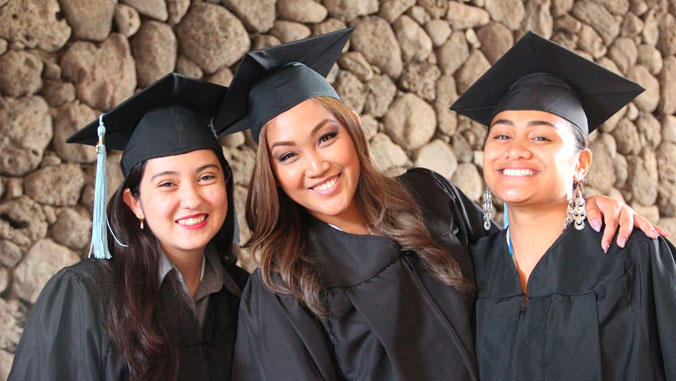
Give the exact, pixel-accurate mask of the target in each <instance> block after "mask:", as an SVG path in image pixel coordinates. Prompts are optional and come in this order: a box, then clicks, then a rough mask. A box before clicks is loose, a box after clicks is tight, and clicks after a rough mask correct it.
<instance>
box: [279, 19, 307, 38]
mask: <svg viewBox="0 0 676 381" xmlns="http://www.w3.org/2000/svg"><path fill="white" fill-rule="evenodd" d="M270 34H272V35H273V36H275V37H277V38H279V40H280V41H282V42H291V41H296V40H302V39H304V38H307V37H310V34H312V32H311V31H310V28H308V27H306V26H305V25H303V24H300V23H297V22H291V21H284V20H277V21H275V25H274V27H273V28H272V30H271V31H270Z"/></svg>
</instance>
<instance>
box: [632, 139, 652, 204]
mask: <svg viewBox="0 0 676 381" xmlns="http://www.w3.org/2000/svg"><path fill="white" fill-rule="evenodd" d="M627 162H628V164H629V173H631V174H632V176H631V177H630V178H629V183H628V184H627V185H628V186H629V188H630V189H631V193H632V195H633V200H634V201H636V202H638V203H640V204H643V205H652V204H654V203H655V201H656V199H657V184H658V181H657V180H658V174H657V160H656V158H655V154H654V153H653V151H652V150H650V149H644V150H643V151H642V152H641V154H640V155H634V156H630V157H628V158H627Z"/></svg>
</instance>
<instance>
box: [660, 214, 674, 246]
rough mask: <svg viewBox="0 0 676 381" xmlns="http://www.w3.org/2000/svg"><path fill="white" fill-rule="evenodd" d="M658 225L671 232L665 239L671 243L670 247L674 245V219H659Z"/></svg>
mask: <svg viewBox="0 0 676 381" xmlns="http://www.w3.org/2000/svg"><path fill="white" fill-rule="evenodd" d="M658 225H660V226H661V227H662V228H664V229H667V230H668V231H670V232H672V234H671V235H670V236H669V237H668V238H667V240H668V241H669V242H671V244H672V245H676V234H673V232H676V218H673V217H662V218H660V221H659V223H658Z"/></svg>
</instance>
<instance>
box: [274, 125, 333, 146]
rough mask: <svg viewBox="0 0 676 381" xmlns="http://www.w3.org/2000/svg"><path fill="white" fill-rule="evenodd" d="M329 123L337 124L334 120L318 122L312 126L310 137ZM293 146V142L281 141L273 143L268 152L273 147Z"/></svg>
mask: <svg viewBox="0 0 676 381" xmlns="http://www.w3.org/2000/svg"><path fill="white" fill-rule="evenodd" d="M329 122H333V123H337V122H336V121H335V120H333V119H324V120H322V121H320V122H319V123H317V125H316V126H314V128H313V129H312V131H310V135H314V134H316V133H317V130H319V129H320V128H322V127H323V126H324V125H325V124H326V123H329ZM294 144H295V142H293V141H281V142H275V143H273V144H272V145H271V146H270V150H272V149H273V148H275V147H277V146H292V145H294Z"/></svg>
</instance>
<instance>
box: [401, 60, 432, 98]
mask: <svg viewBox="0 0 676 381" xmlns="http://www.w3.org/2000/svg"><path fill="white" fill-rule="evenodd" d="M440 76H441V70H439V68H438V67H437V66H436V65H432V64H429V63H426V62H422V63H411V64H409V65H408V66H406V69H404V72H403V73H402V75H401V77H399V86H401V88H403V89H404V90H406V91H409V92H413V93H415V94H416V95H418V96H419V97H421V98H423V99H425V100H427V101H433V100H434V99H435V98H436V81H437V79H439V77H440Z"/></svg>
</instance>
